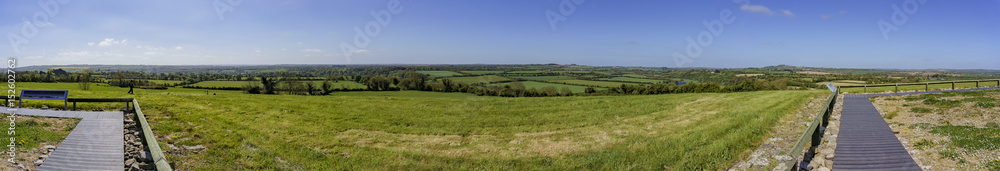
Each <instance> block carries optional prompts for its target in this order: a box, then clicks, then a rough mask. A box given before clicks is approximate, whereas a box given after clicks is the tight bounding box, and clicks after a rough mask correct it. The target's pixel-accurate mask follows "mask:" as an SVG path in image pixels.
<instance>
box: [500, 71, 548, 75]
mask: <svg viewBox="0 0 1000 171" xmlns="http://www.w3.org/2000/svg"><path fill="white" fill-rule="evenodd" d="M507 73H510V74H538V73H542V71H511V72H507Z"/></svg>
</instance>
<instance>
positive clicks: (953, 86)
mask: <svg viewBox="0 0 1000 171" xmlns="http://www.w3.org/2000/svg"><path fill="white" fill-rule="evenodd" d="M951 90H955V82H954V81H952V82H951Z"/></svg>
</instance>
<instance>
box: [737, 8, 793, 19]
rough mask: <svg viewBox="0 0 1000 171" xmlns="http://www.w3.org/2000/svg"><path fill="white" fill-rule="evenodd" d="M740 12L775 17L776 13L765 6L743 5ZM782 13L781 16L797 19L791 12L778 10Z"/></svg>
mask: <svg viewBox="0 0 1000 171" xmlns="http://www.w3.org/2000/svg"><path fill="white" fill-rule="evenodd" d="M740 10H742V11H745V12H750V13H761V14H767V15H769V16H773V15H774V14H775V13H776V12H775V11H773V10H771V8H768V7H765V6H763V5H743V6H740ZM777 11H778V12H781V15H784V16H788V17H795V13H794V12H792V11H790V10H777Z"/></svg>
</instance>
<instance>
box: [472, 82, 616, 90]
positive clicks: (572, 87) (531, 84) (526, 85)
mask: <svg viewBox="0 0 1000 171" xmlns="http://www.w3.org/2000/svg"><path fill="white" fill-rule="evenodd" d="M507 84H510V83H497V84H489V85H498V86H503V85H507ZM521 84H524V88H526V89H531V88H535V89H537V90H539V91H541V90H542V87H548V86H553V87H556V89H557V90H562V88H563V87H567V88H569V90H572V91H573V93H583V92H584V90H586V89H587V86H578V85H566V84H556V83H545V82H537V81H521ZM594 89H597V90H605V89H606V88H594Z"/></svg>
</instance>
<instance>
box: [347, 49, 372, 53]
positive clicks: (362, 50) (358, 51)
mask: <svg viewBox="0 0 1000 171" xmlns="http://www.w3.org/2000/svg"><path fill="white" fill-rule="evenodd" d="M351 53H371V51H368V49H358V50H355V51H351Z"/></svg>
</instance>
